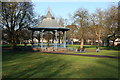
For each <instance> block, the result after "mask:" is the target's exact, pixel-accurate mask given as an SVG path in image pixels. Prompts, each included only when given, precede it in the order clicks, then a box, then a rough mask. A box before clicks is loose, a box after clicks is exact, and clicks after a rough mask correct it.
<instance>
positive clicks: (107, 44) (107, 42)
mask: <svg viewBox="0 0 120 80" xmlns="http://www.w3.org/2000/svg"><path fill="white" fill-rule="evenodd" d="M109 45H110V43H109V38H107V41H106V46H107V47H108V46H109Z"/></svg>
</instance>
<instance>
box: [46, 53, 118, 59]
mask: <svg viewBox="0 0 120 80" xmlns="http://www.w3.org/2000/svg"><path fill="white" fill-rule="evenodd" d="M44 53H48V54H60V55H74V56H87V57H100V58H114V59H120V57H116V56H104V55H87V54H69V53H57V52H44Z"/></svg>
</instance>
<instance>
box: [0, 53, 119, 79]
mask: <svg viewBox="0 0 120 80" xmlns="http://www.w3.org/2000/svg"><path fill="white" fill-rule="evenodd" d="M2 55H3V78H118V59H111V58H97V57H83V56H72V55H58V54H46V53H41V52H34V53H32V52H29V53H22V52H21V53H20V52H19V53H10V52H5V53H3V54H2Z"/></svg>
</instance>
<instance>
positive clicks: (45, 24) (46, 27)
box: [29, 9, 70, 50]
mask: <svg viewBox="0 0 120 80" xmlns="http://www.w3.org/2000/svg"><path fill="white" fill-rule="evenodd" d="M29 30H31V32H32V45H33V47H36V46H34V44H35V43H34V41H33V39H34V36H33V35H34V33H35V32H36V31H38V32H39V33H40V41H39V42H38V43H37V44H38V46H37V47H40V48H41V50H43V49H47V48H52V50H58V48H66V31H68V30H70V29H69V28H65V27H64V26H61V25H60V24H59V23H58V22H57V20H56V19H55V17H53V16H52V14H51V12H50V9H48V12H47V14H46V16H43V19H42V21H41V23H40V24H39V25H38V26H36V27H30V28H29ZM45 32H50V33H52V35H53V38H52V43H51V44H50V45H51V46H46V45H45V43H44V42H43V40H44V33H45ZM59 33H61V34H62V36H61V35H60V34H59ZM60 37H62V40H60ZM60 41H61V42H60Z"/></svg>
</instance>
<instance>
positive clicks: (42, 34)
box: [41, 30, 44, 48]
mask: <svg viewBox="0 0 120 80" xmlns="http://www.w3.org/2000/svg"><path fill="white" fill-rule="evenodd" d="M43 32H44V30H42V31H41V48H43Z"/></svg>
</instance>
